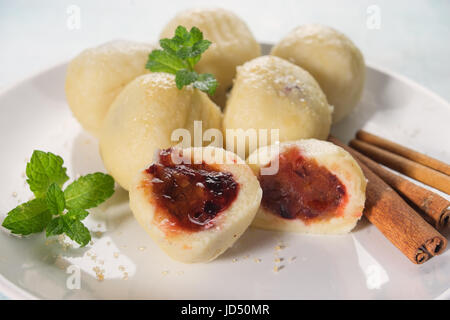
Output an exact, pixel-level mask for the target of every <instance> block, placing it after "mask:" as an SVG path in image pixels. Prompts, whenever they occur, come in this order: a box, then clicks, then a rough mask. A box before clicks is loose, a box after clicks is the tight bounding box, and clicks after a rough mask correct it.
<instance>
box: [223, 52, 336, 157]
mask: <svg viewBox="0 0 450 320" xmlns="http://www.w3.org/2000/svg"><path fill="white" fill-rule="evenodd" d="M332 110H333V109H332V107H331V106H329V105H328V103H327V99H326V97H325V95H324V93H323V92H322V90H321V89H320V87H319V85H318V84H317V82H316V81H315V80H314V78H313V77H311V75H310V74H309V73H308V72H307V71H305V70H303V69H302V68H300V67H298V66H296V65H294V64H293V63H290V62H289V61H286V60H284V59H281V58H278V57H274V56H263V57H259V58H256V59H253V60H251V61H249V62H247V63H245V64H244V65H243V66H240V67H238V71H237V76H236V80H235V83H234V86H233V90H232V91H231V96H230V98H229V99H228V102H227V106H226V109H225V115H224V129H225V130H228V129H243V130H244V131H246V130H248V129H256V130H259V129H268V130H270V129H279V141H290V140H297V139H306V138H317V139H326V138H327V137H328V133H329V131H330V126H331V113H332ZM244 133H245V132H244ZM244 133H241V134H236V135H237V136H238V137H240V138H239V140H240V141H242V139H243V138H242V137H241V136H242V135H243V134H244ZM229 134H230V132H226V137H227V148H228V149H229V150H232V151H236V150H235V149H236V148H231V147H230V141H229V140H230V139H229V136H230V135H229ZM244 138H245V137H244ZM267 141H268V143H267V144H271V143H275V142H276V141H272V142H270V140H269V139H268V140H267ZM238 144H239V143H238V142H236V143H235V145H238ZM263 145H264V142H263V141H259V146H263ZM255 149H256V147H255V146H252V145H251V144H248V145H247V155H248V154H249V153H251V152H253V151H254V150H255ZM238 154H239V155H240V156H242V155H241V154H240V153H238Z"/></svg>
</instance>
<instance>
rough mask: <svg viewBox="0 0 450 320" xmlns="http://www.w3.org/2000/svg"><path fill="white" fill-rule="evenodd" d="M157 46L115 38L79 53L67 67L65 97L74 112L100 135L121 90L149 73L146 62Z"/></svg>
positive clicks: (90, 130)
mask: <svg viewBox="0 0 450 320" xmlns="http://www.w3.org/2000/svg"><path fill="white" fill-rule="evenodd" d="M155 48H156V46H154V45H151V44H145V43H138V42H132V41H113V42H108V43H105V44H103V45H101V46H98V47H96V48H91V49H87V50H85V51H83V52H82V53H80V54H79V55H78V56H77V57H75V59H73V60H72V61H71V62H70V63H69V66H68V68H67V75H66V96H67V102H68V104H69V106H70V109H71V110H72V112H73V114H74V115H75V117H76V118H77V120H78V121H79V122H80V123H81V125H82V126H83V127H84V129H86V130H87V131H89V132H91V133H92V134H94V135H95V136H98V133H99V130H100V127H101V124H102V122H103V119H104V118H105V116H106V113H107V111H108V109H109V107H110V105H111V103H112V102H113V101H114V99H115V98H116V97H117V95H118V94H119V93H120V91H122V89H123V88H124V87H125V86H126V85H127V84H128V83H129V82H131V81H132V80H134V79H135V78H136V77H138V76H140V75H142V74H144V73H147V72H149V71H148V70H146V69H145V64H146V62H147V58H148V55H149V53H150V52H151V51H152V50H153V49H155Z"/></svg>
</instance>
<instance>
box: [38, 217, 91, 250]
mask: <svg viewBox="0 0 450 320" xmlns="http://www.w3.org/2000/svg"><path fill="white" fill-rule="evenodd" d="M88 215H89V212H87V211H86V210H84V209H72V210H69V211H68V212H67V213H66V214H64V215H62V216H59V217H57V218H55V219H53V220H52V221H50V223H49V224H48V226H47V229H46V236H47V237H51V236H57V235H60V234H63V233H65V234H66V235H67V236H68V237H69V238H70V239H72V240H74V241H75V242H77V243H78V244H79V245H81V246H82V247H84V246H85V245H86V244H88V243H89V241H91V235H90V233H89V230H88V229H87V228H86V227H85V226H84V224H83V223H82V222H81V220H83V219H85V218H86V217H87V216H88Z"/></svg>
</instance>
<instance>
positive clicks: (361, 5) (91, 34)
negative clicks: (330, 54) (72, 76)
mask: <svg viewBox="0 0 450 320" xmlns="http://www.w3.org/2000/svg"><path fill="white" fill-rule="evenodd" d="M70 5H76V6H78V7H79V8H80V10H81V28H80V29H76V30H70V29H69V28H68V27H67V19H68V16H69V14H68V13H67V9H68V7H69V6H70ZM198 5H210V6H211V5H215V6H221V7H225V8H229V9H232V10H233V11H235V12H236V13H237V14H238V15H240V16H241V17H242V18H243V19H244V20H245V21H246V22H247V23H248V25H249V27H250V28H251V30H252V31H253V33H254V35H255V36H256V38H257V39H258V40H259V41H264V42H277V41H278V40H279V39H280V38H281V37H282V36H283V35H284V34H286V33H287V32H288V31H289V30H291V29H293V28H294V27H296V26H297V25H300V24H303V23H310V22H319V23H322V24H327V25H330V26H332V27H335V28H337V29H339V30H341V31H342V32H344V33H345V34H347V35H348V36H349V37H350V38H351V39H352V40H353V41H354V42H355V43H356V44H357V46H359V47H360V48H361V50H362V52H363V53H364V55H365V57H366V60H367V62H369V63H373V64H375V65H378V66H382V67H384V68H387V69H390V70H393V71H395V72H398V73H400V74H403V75H405V76H407V77H409V78H411V79H413V80H415V81H416V82H418V83H420V84H422V85H424V86H425V87H428V88H429V89H431V90H432V91H435V92H436V93H437V94H439V95H441V96H442V97H443V98H445V99H446V100H450V64H449V58H450V44H449V43H450V1H448V0H429V1H426V0H414V1H411V0H409V1H406V0H402V1H400V0H397V1H389V0H386V1H381V0H358V1H356V0H352V1H350V0H346V1H344V0H340V1H331V0H313V1H299V0H285V1H280V0H277V1H274V0H271V1H264V0H227V1H223V0H221V1H213V0H208V1H196V0H191V1H188V0H183V1H182V0H177V1H175V0H158V1H154V0H128V1H125V0H121V1H112V0H101V1H92V0H85V1H80V0H45V1H44V0H41V1H32V0H10V1H6V0H0V66H1V68H0V89H1V88H3V87H6V86H8V85H10V84H13V83H14V82H16V81H19V80H20V79H22V78H24V77H27V76H30V75H32V74H33V73H35V72H38V71H40V70H42V69H45V68H47V67H49V66H52V65H55V64H56V63H59V62H63V61H67V60H69V59H70V58H72V57H73V56H75V55H76V54H77V53H78V52H80V51H81V50H83V49H84V48H86V47H89V46H94V45H97V44H99V43H102V42H106V41H109V40H111V39H117V38H126V39H130V40H139V41H149V42H151V41H156V40H157V39H158V35H159V32H160V30H161V28H162V27H163V26H164V24H165V23H166V22H167V21H168V20H169V19H170V18H171V17H172V16H173V15H174V14H175V13H176V12H177V11H179V10H181V9H184V8H187V7H193V6H198ZM371 5H375V6H377V7H378V8H379V9H380V12H381V16H380V18H381V20H380V22H381V24H380V29H369V28H368V27H367V19H368V17H369V14H368V13H367V9H368V7H369V6H371ZM0 247H1V244H0ZM12 267H13V266H12ZM2 298H3V296H2V294H1V293H0V299H2Z"/></svg>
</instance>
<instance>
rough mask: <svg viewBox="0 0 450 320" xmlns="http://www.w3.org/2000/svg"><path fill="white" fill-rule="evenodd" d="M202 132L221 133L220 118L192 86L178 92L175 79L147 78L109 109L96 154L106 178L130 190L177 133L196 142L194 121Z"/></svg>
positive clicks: (137, 81) (129, 87)
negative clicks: (213, 130) (180, 131)
mask: <svg viewBox="0 0 450 320" xmlns="http://www.w3.org/2000/svg"><path fill="white" fill-rule="evenodd" d="M196 120H198V121H202V128H203V130H207V129H209V128H217V129H219V130H220V128H221V123H222V113H221V111H220V108H219V107H218V106H217V105H215V104H214V103H213V102H212V101H211V100H210V99H209V97H208V96H207V95H206V94H205V93H203V92H201V91H199V90H197V89H194V88H193V87H192V86H188V87H184V88H183V89H182V90H179V89H177V87H176V85H175V79H174V76H173V75H170V74H167V73H159V72H155V73H149V74H145V75H142V76H140V77H138V78H136V79H135V80H133V81H132V82H131V83H129V84H128V85H127V86H126V87H125V88H124V89H123V90H122V92H121V93H120V94H119V95H118V96H117V98H116V99H115V100H114V102H113V103H112V105H111V107H110V109H109V111H108V113H107V115H106V117H105V120H104V122H103V126H102V129H101V132H100V154H101V156H102V159H103V163H104V164H105V167H106V169H107V170H108V172H109V173H110V174H111V175H112V176H113V177H114V179H115V180H116V181H117V182H118V183H119V184H120V185H121V186H122V187H123V188H125V189H127V190H129V188H130V185H131V181H132V179H133V177H134V176H135V175H136V174H137V173H138V172H139V171H140V170H141V169H142V168H143V167H144V166H146V165H147V164H148V161H149V159H152V158H153V154H154V152H155V151H156V150H157V149H159V148H168V147H171V146H174V145H176V144H177V143H178V141H172V138H171V136H172V133H173V131H174V130H175V129H182V128H184V129H187V130H188V131H189V133H190V136H191V137H194V134H193V129H194V121H196Z"/></svg>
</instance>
